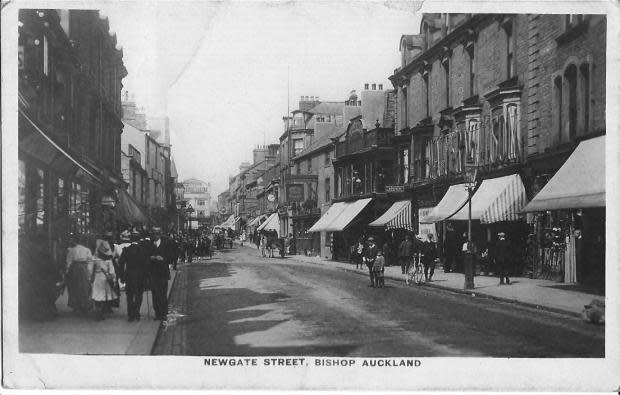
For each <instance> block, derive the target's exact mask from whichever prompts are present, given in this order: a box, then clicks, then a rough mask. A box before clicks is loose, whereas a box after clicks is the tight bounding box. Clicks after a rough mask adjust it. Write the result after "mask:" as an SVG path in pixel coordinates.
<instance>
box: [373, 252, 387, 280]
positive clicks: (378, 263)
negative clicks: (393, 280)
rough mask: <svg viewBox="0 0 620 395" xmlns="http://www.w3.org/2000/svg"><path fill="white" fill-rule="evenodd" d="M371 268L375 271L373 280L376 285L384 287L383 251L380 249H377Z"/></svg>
mask: <svg viewBox="0 0 620 395" xmlns="http://www.w3.org/2000/svg"><path fill="white" fill-rule="evenodd" d="M372 270H373V271H374V272H375V281H376V284H377V287H379V288H383V287H385V277H384V275H383V274H384V271H385V257H384V256H383V252H382V251H381V250H379V251H377V259H375V264H374V265H373V267H372Z"/></svg>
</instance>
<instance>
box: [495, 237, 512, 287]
mask: <svg viewBox="0 0 620 395" xmlns="http://www.w3.org/2000/svg"><path fill="white" fill-rule="evenodd" d="M509 259H510V245H509V243H508V240H506V233H504V232H499V233H498V234H497V243H495V265H496V266H497V268H498V271H499V285H504V279H505V280H506V282H505V283H506V284H510V278H508V275H509V272H510V265H509V262H508V260H509Z"/></svg>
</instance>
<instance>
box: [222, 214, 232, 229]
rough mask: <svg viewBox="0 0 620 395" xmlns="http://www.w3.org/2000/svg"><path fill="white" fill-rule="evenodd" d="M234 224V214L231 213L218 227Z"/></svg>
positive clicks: (227, 226)
mask: <svg viewBox="0 0 620 395" xmlns="http://www.w3.org/2000/svg"><path fill="white" fill-rule="evenodd" d="M234 224H235V214H231V215H230V217H228V219H227V220H226V221H224V222H222V224H221V225H220V227H222V228H230V227H231V226H233V225H234Z"/></svg>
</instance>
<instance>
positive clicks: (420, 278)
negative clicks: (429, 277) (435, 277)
mask: <svg viewBox="0 0 620 395" xmlns="http://www.w3.org/2000/svg"><path fill="white" fill-rule="evenodd" d="M414 281H415V283H416V284H418V285H421V284H424V270H423V269H422V265H420V264H417V265H416V266H415V270H414Z"/></svg>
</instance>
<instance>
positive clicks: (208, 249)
mask: <svg viewBox="0 0 620 395" xmlns="http://www.w3.org/2000/svg"><path fill="white" fill-rule="evenodd" d="M205 255H206V256H208V257H209V259H211V258H213V251H212V250H211V239H210V238H209V236H205Z"/></svg>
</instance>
